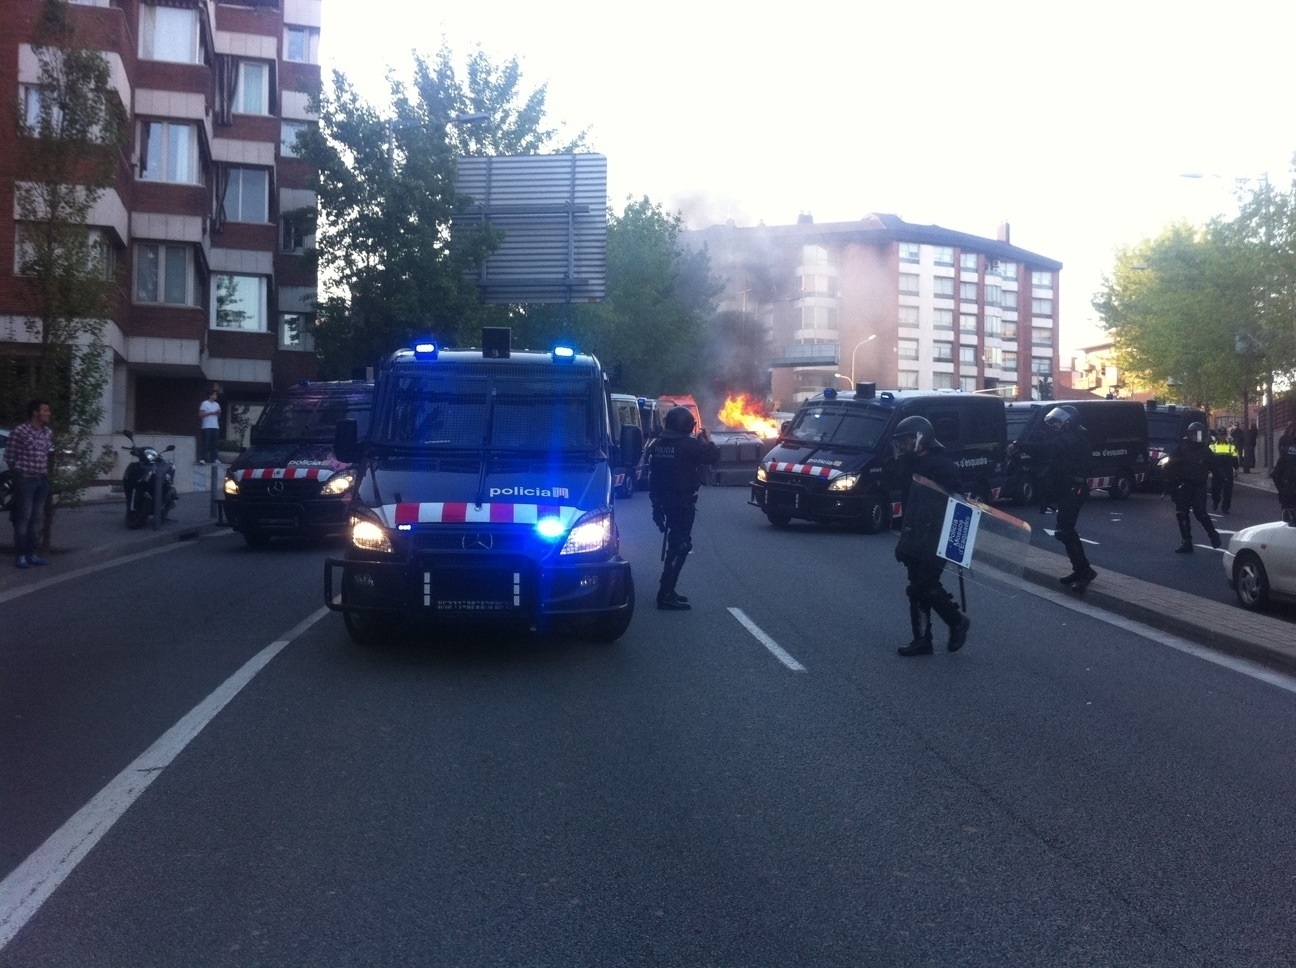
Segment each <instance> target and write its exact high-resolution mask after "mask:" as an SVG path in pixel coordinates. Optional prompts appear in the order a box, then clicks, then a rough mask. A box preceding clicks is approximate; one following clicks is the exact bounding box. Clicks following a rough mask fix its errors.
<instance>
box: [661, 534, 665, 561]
mask: <svg viewBox="0 0 1296 968" xmlns="http://www.w3.org/2000/svg"><path fill="white" fill-rule="evenodd" d="M661 560H662V561H665V560H666V529H665V528H662V556H661Z"/></svg>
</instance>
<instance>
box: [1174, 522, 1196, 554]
mask: <svg viewBox="0 0 1296 968" xmlns="http://www.w3.org/2000/svg"><path fill="white" fill-rule="evenodd" d="M1178 520H1179V536H1180V537H1181V538H1183V543H1182V544H1181V545H1179V547H1178V548H1176V549H1175V554H1177V555H1190V554H1192V553H1193V543H1192V525H1191V524H1189V523H1188V515H1186V514H1185V515H1182V516H1180V517H1179V519H1178Z"/></svg>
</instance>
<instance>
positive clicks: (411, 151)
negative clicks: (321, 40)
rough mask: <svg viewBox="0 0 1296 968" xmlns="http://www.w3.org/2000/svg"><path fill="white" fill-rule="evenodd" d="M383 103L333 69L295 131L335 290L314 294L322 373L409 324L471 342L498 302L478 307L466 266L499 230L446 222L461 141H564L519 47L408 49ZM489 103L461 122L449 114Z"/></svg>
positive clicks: (397, 335) (367, 358)
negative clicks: (510, 53)
mask: <svg viewBox="0 0 1296 968" xmlns="http://www.w3.org/2000/svg"><path fill="white" fill-rule="evenodd" d="M388 82H389V87H390V93H391V108H390V114H385V113H383V112H382V111H381V110H380V109H379V108H378V107H376V106H374V105H372V104H370V103H368V102H367V101H365V99H364V98H363V97H361V95H360V94H359V93H358V92H357V91H356V89H355V87H354V86H353V85H352V84H351V82H350V81H349V80H348V79H347V77H346V75H345V74H343V73H341V72H336V73H335V74H334V77H333V89H332V91H330V92H326V93H322V94H321V96H320V98H319V103H318V110H319V116H320V124H319V128H318V129H316V130H308V131H306V132H304V133H303V134H302V135H300V136H299V139H300V140H299V145H300V149H301V155H302V157H303V158H304V159H305V160H307V161H308V162H309V163H311V165H312V167H313V168H314V169H315V170H316V172H317V177H316V184H315V186H314V187H315V189H316V191H317V194H318V199H319V215H320V221H319V224H318V229H317V246H318V248H317V258H318V260H319V269H320V276H321V282H322V283H323V285H324V287H325V289H326V290H327V291H329V293H330V295H329V296H328V297H327V298H325V299H324V300H323V301H322V302H321V305H320V307H319V308H320V312H319V318H318V326H317V331H316V345H317V350H318V354H319V357H320V360H321V366H322V369H323V370H324V371H325V373H326V374H327V375H332V376H344V375H347V374H349V373H350V372H351V371H352V370H353V369H354V368H356V367H361V366H365V365H370V364H373V363H374V362H376V361H377V360H378V359H380V358H381V357H383V356H384V355H386V354H387V353H390V352H391V351H392V350H393V349H395V348H396V347H398V346H401V345H406V344H407V343H408V342H409V341H410V339H412V338H413V337H415V336H418V335H422V334H427V333H430V332H434V333H436V334H437V336H438V337H440V338H441V339H443V340H445V341H447V342H450V343H459V344H464V343H467V342H475V339H476V337H475V334H477V333H479V331H480V328H481V327H482V326H483V325H489V324H496V323H501V322H503V321H504V320H506V319H507V317H508V316H509V310H508V309H507V308H505V307H496V306H483V305H480V304H479V303H478V299H477V292H476V289H475V287H474V285H473V284H472V282H471V280H470V278H469V273H470V272H471V271H472V270H474V269H476V268H477V267H478V266H480V265H481V263H482V261H483V260H484V259H485V258H486V256H487V255H489V254H490V252H491V251H492V249H493V247H494V245H495V244H496V242H497V237H496V236H495V235H494V234H493V233H492V231H491V230H490V229H488V228H479V229H476V230H470V229H464V228H463V227H456V230H455V233H454V235H453V238H452V236H451V233H450V222H451V218H452V217H453V215H454V214H455V212H456V211H457V210H458V209H459V208H460V206H461V205H462V203H463V201H464V200H463V199H462V197H460V196H459V195H458V194H457V193H456V191H455V187H454V186H455V159H456V158H457V157H459V156H461V155H464V154H496V153H509V154H526V153H534V152H538V151H542V150H544V151H555V152H566V151H574V150H578V149H580V148H581V147H582V146H583V143H584V135H583V133H582V134H581V135H578V136H576V137H575V138H574V139H571V140H568V141H565V142H563V141H560V139H559V134H558V132H557V131H556V130H555V129H553V128H550V127H546V126H545V124H546V122H545V95H546V91H545V88H543V87H541V88H538V89H536V90H533V91H526V90H524V88H523V86H522V77H521V71H520V69H519V66H518V63H517V61H516V59H514V60H511V61H509V62H507V63H505V64H503V65H496V64H494V63H492V62H491V61H490V60H489V58H488V57H487V56H486V55H485V54H484V53H482V52H481V51H480V50H478V51H477V52H476V53H475V54H474V55H473V56H472V57H470V58H469V60H468V63H467V67H466V70H465V71H464V73H463V74H462V75H461V73H460V72H459V71H458V70H456V68H455V65H454V61H453V58H452V57H451V54H450V51H449V50H448V49H446V48H444V47H443V48H442V49H441V51H440V52H439V53H438V54H437V55H436V57H435V58H434V59H432V60H428V59H427V58H425V57H422V56H417V55H416V57H415V64H414V74H413V83H412V84H406V83H405V82H403V81H400V80H398V79H396V78H395V76H393V75H389V78H388ZM478 114H485V115H487V119H486V120H485V121H482V122H480V123H475V124H469V123H465V122H463V121H459V120H456V119H459V118H462V117H464V116H466V115H478Z"/></svg>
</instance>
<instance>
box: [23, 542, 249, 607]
mask: <svg viewBox="0 0 1296 968" xmlns="http://www.w3.org/2000/svg"><path fill="white" fill-rule="evenodd" d="M235 533H236V532H234V531H217V532H214V533H212V534H201V535H195V536H194V537H193V538H190V539H186V540H184V541H181V540H180V539H179V538H177V539H176V540H175V541H169V542H167V543H166V544H164V545H160V546H158V547H156V548H149V549H148V550H147V551H137V552H135V553H134V554H131V555H122V556H121V557H120V558H113V559H111V560H109V561H101V562H100V563H99V564H97V565H86V566H85V567H84V568H77V569H75V570H74V571H67V572H59V573H58V574H54V575H50V576H49V577H48V578H42V579H41V580H40V581H34V582H31V583H30V584H27V585H20V586H18V587H17V588H13V589H10V590H9V591H7V592H0V605H3V604H4V603H5V602H11V601H13V600H14V599H15V598H21V597H22V596H23V595H30V594H31V593H32V592H38V591H40V590H41V589H42V588H49V587H50V586H51V585H61V584H63V582H65V581H71V580H72V579H73V578H80V577H81V576H82V575H93V574H94V573H95V572H96V571H103V570H104V569H105V568H116V567H117V566H118V565H125V564H129V563H130V562H132V561H139V560H140V559H141V558H151V557H152V556H153V555H160V554H162V553H164V552H167V551H176V550H177V549H179V548H184V547H186V546H187V545H189V544H190V542H192V541H201V540H203V539H204V538H221V537H224V536H225V535H227V534H235Z"/></svg>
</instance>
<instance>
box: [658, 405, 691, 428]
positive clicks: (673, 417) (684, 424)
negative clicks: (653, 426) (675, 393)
mask: <svg viewBox="0 0 1296 968" xmlns="http://www.w3.org/2000/svg"><path fill="white" fill-rule="evenodd" d="M694 423H696V421H695V420H694V419H693V411H691V410H690V409H689V408H688V407H671V408H670V409H669V410H667V411H666V416H665V417H663V418H662V426H664V427H665V428H666V429H667V430H669V431H670V432H671V433H673V434H691V433H693V424H694Z"/></svg>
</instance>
